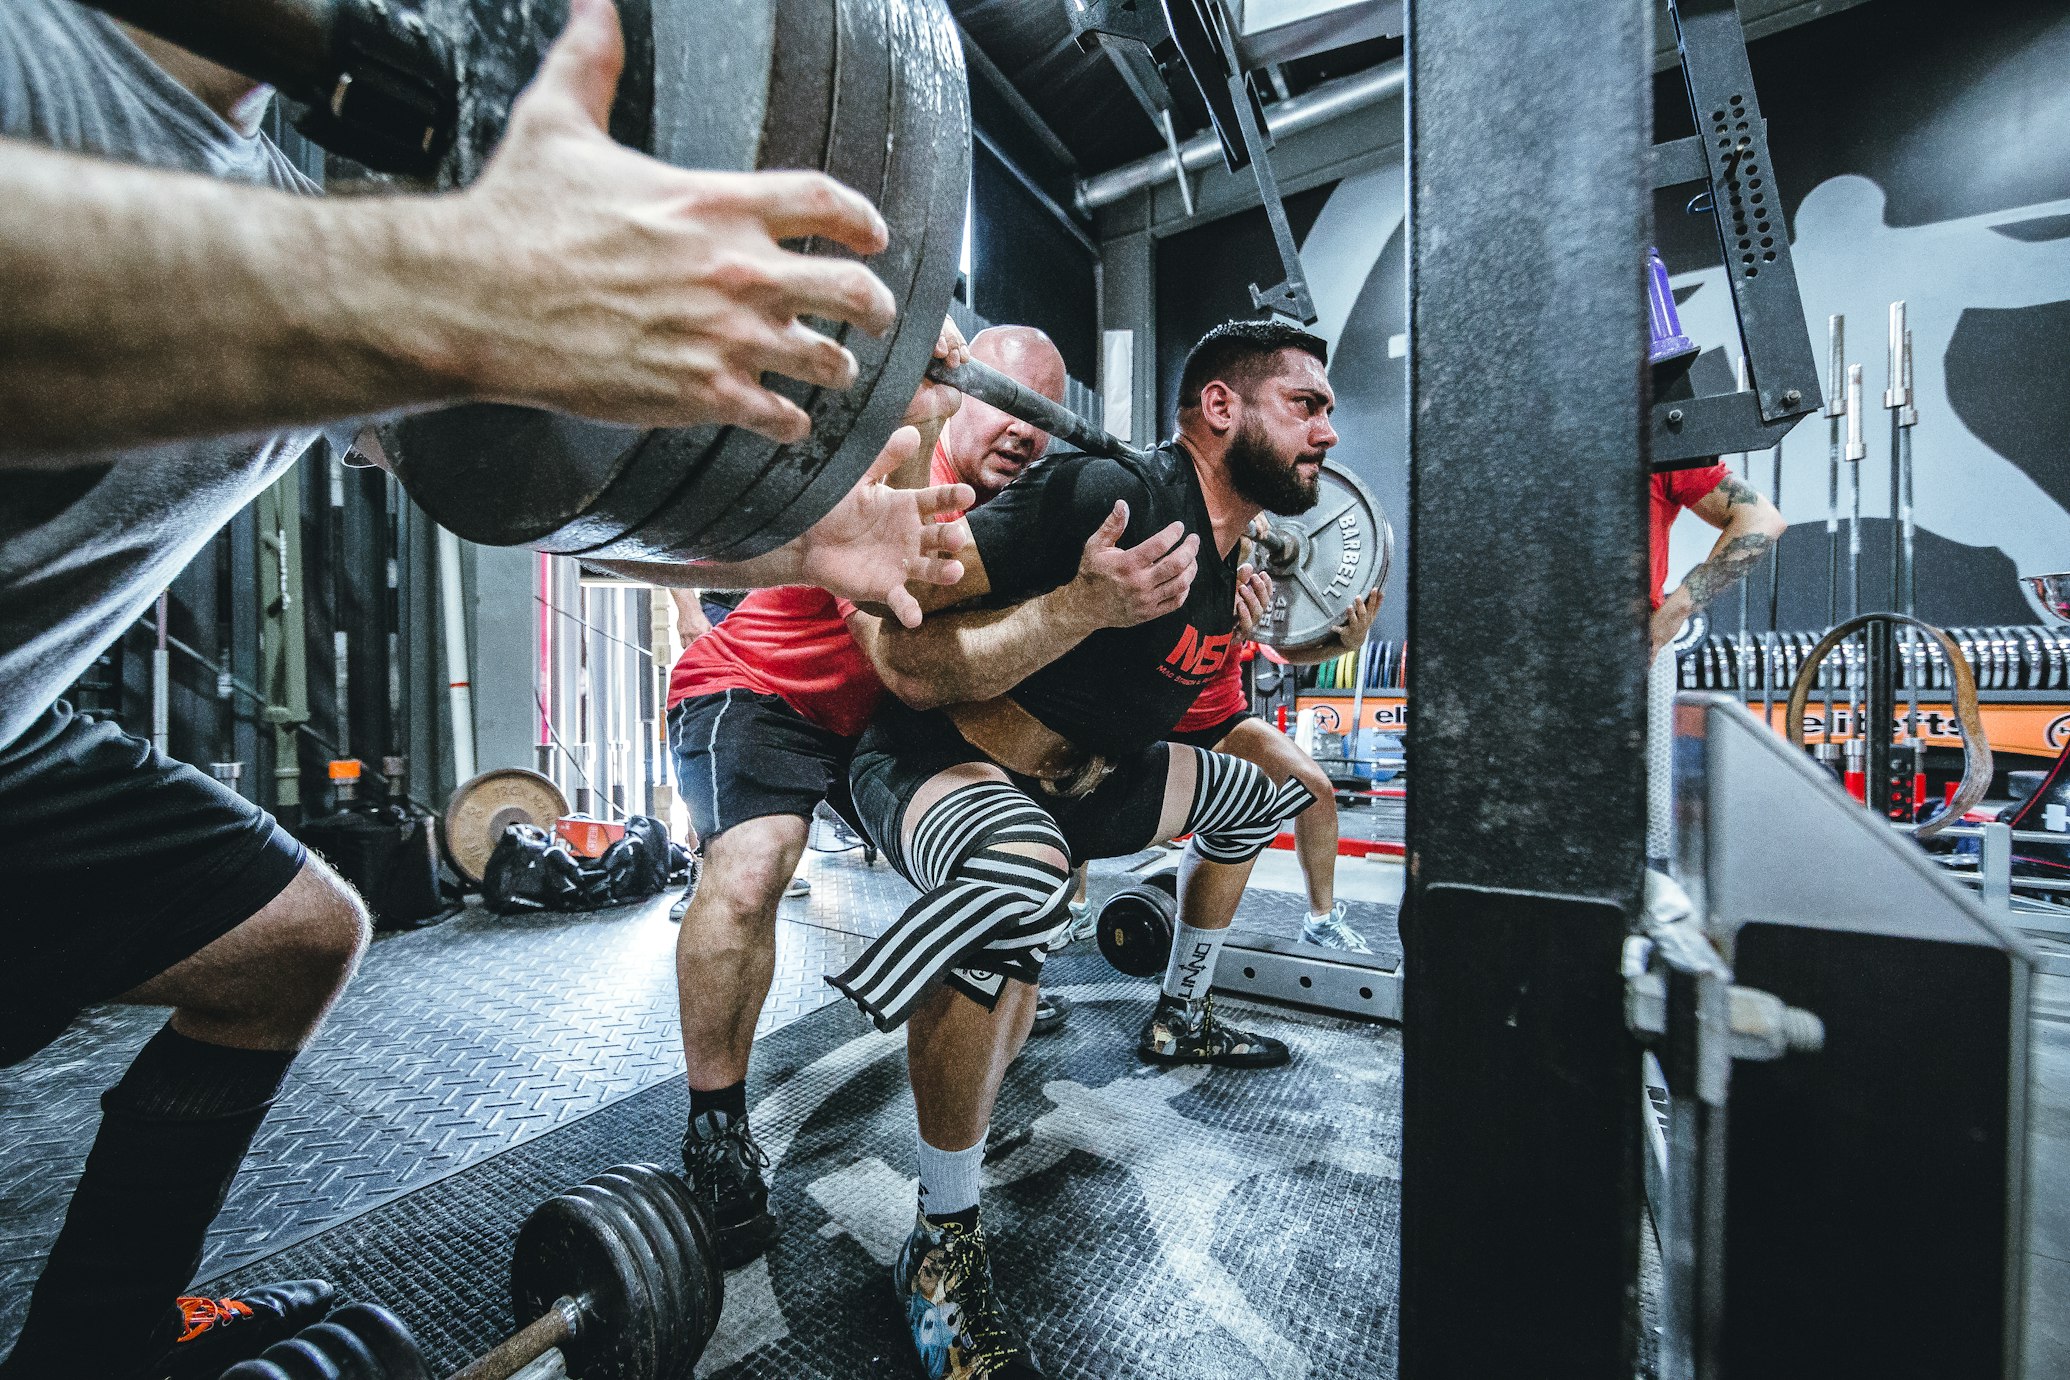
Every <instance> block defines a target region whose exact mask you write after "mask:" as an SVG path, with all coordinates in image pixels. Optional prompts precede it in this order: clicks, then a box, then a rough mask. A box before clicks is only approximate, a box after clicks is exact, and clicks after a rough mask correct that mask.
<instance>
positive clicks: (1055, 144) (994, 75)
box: [956, 24, 1078, 176]
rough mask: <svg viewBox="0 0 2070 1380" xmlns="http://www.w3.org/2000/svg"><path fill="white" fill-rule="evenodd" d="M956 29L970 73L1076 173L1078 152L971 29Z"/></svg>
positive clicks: (1049, 151) (960, 26) (1062, 163)
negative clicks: (1029, 101)
mask: <svg viewBox="0 0 2070 1380" xmlns="http://www.w3.org/2000/svg"><path fill="white" fill-rule="evenodd" d="M956 28H957V32H958V33H960V34H961V35H962V36H963V62H964V65H965V66H966V67H968V68H969V69H970V72H971V75H972V76H975V77H976V78H977V79H978V80H980V81H982V82H983V83H984V84H985V85H986V86H988V87H990V88H991V90H992V93H993V94H994V95H996V96H998V97H999V99H1000V100H1002V101H1004V102H1005V103H1006V108H1007V109H1009V110H1011V111H1012V112H1013V113H1014V115H1015V117H1016V118H1018V119H1019V120H1020V122H1021V124H1022V125H1023V126H1024V127H1025V128H1026V129H1027V131H1028V133H1030V134H1032V135H1034V136H1035V141H1036V142H1037V143H1039V144H1041V145H1042V147H1043V150H1044V152H1046V153H1048V154H1049V155H1050V156H1051V157H1052V158H1054V159H1056V160H1057V163H1058V164H1059V165H1060V166H1061V167H1063V168H1064V169H1065V170H1066V171H1068V172H1070V173H1071V174H1072V175H1073V176H1076V175H1077V173H1078V159H1077V157H1076V155H1074V154H1073V153H1072V152H1071V149H1070V147H1069V146H1068V145H1067V144H1065V143H1064V141H1063V140H1062V139H1060V138H1058V137H1057V132H1056V131H1055V130H1053V129H1051V128H1050V127H1049V121H1047V120H1045V119H1043V118H1042V112H1040V111H1038V110H1037V109H1036V108H1035V107H1034V106H1032V105H1030V104H1028V98H1027V97H1026V96H1023V95H1022V94H1021V91H1020V88H1019V87H1017V86H1015V85H1014V84H1013V83H1012V82H1011V81H1009V80H1008V79H1007V76H1006V73H1004V72H1002V71H1000V70H999V64H997V63H995V62H993V61H992V58H991V55H990V54H988V53H986V52H985V50H984V49H983V48H981V47H979V46H978V43H977V40H975V39H973V38H972V37H971V36H970V30H968V29H966V28H964V27H963V26H962V25H960V24H959V25H957V26H956Z"/></svg>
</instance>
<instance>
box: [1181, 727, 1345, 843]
mask: <svg viewBox="0 0 2070 1380" xmlns="http://www.w3.org/2000/svg"><path fill="white" fill-rule="evenodd" d="M1194 752H1195V753H1197V754H1198V755H1199V760H1200V775H1199V778H1198V780H1196V781H1195V782H1194V785H1193V809H1192V812H1191V813H1190V814H1188V815H1187V817H1186V827H1187V829H1189V830H1191V831H1192V834H1193V848H1194V851H1195V852H1197V853H1199V854H1200V856H1201V857H1203V858H1206V859H1207V860H1208V861H1209V862H1220V863H1242V862H1249V861H1250V860H1251V859H1252V858H1255V857H1257V856H1258V855H1259V854H1260V853H1262V852H1264V851H1265V850H1266V849H1267V848H1270V847H1271V846H1272V841H1273V840H1274V839H1275V838H1278V837H1279V826H1280V825H1282V824H1284V823H1286V821H1288V820H1290V819H1292V818H1293V817H1294V816H1295V815H1298V814H1300V813H1301V812H1302V811H1303V810H1305V809H1307V808H1308V807H1309V806H1310V805H1311V804H1313V803H1314V802H1315V792H1313V791H1311V790H1309V789H1308V787H1306V786H1304V785H1302V784H1301V782H1300V779H1299V778H1297V777H1288V778H1287V782H1286V784H1285V785H1283V786H1274V785H1273V784H1272V778H1271V777H1269V776H1267V775H1266V774H1265V773H1264V772H1262V771H1260V770H1259V769H1258V768H1257V767H1256V766H1254V765H1252V764H1251V763H1249V762H1246V761H1244V760H1243V759H1242V758H1241V757H1231V756H1229V755H1228V754H1227V753H1223V752H1204V751H1202V750H1201V749H1199V748H1195V749H1194Z"/></svg>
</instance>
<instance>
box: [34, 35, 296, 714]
mask: <svg viewBox="0 0 2070 1380" xmlns="http://www.w3.org/2000/svg"><path fill="white" fill-rule="evenodd" d="M0 134H4V135H6V136H8V137H10V138H16V139H22V140H26V141H30V142H34V143H38V144H45V145H49V146H51V147H54V148H59V149H67V150H71V151H74V152H78V153H88V154H97V155H100V156H103V157H107V158H111V159H116V160H119V161H122V162H128V163H142V164H148V165H151V166H153V167H160V168H173V169H185V170H188V171H193V172H203V173H209V174H212V175H214V176H217V177H222V178H228V179H231V180H234V181H239V182H253V183H262V184H266V185H270V186H274V187H280V188H287V189H291V190H295V191H303V192H308V191H314V190H315V187H314V184H313V183H311V182H310V181H309V179H308V178H306V177H304V176H303V175H302V174H301V172H300V171H298V170H297V169H296V168H295V167H294V165H293V164H291V163H290V162H289V161H288V159H287V156H286V155H285V154H283V153H282V152H281V151H280V150H279V149H278V148H276V147H275V146H274V145H273V143H272V142H271V141H270V140H268V139H266V138H265V137H263V136H261V137H259V138H255V139H247V138H245V137H244V136H243V135H242V134H240V133H238V132H237V131H236V130H234V129H232V128H231V127H230V126H229V125H227V124H225V123H224V122H223V121H222V120H221V119H220V118H218V117H217V116H216V114H215V112H213V111H211V110H210V109H209V108H208V107H207V106H205V105H203V104H202V103H201V101H200V100H199V99H197V98H196V97H195V96H194V95H193V94H191V93H190V92H189V91H188V90H187V89H186V88H185V87H183V86H181V85H179V84H178V83H177V82H175V81H174V80H173V79H172V78H171V77H169V76H167V75H166V73H165V72H164V70H163V69H161V68H160V67H159V66H158V65H157V64H156V63H154V62H152V61H151V59H149V58H148V57H146V56H144V54H143V52H142V50H140V49H139V48H138V47H137V46H136V44H134V43H132V42H131V41H130V40H129V37H128V35H126V34H124V33H123V32H122V30H121V29H120V28H119V27H118V26H117V25H116V24H115V22H114V21H113V20H111V19H109V18H108V17H107V16H106V15H104V14H101V13H100V12H99V11H96V10H88V9H84V8H81V7H80V6H78V5H75V4H73V3H72V2H71V0H0ZM314 434H315V433H314V432H297V433H293V434H288V435H279V436H265V437H250V436H245V437H239V438H235V439H230V440H217V441H208V442H203V443H199V444H186V445H171V446H154V447H151V448H150V449H147V450H127V451H116V452H109V453H107V454H104V455H100V456H95V457H93V458H92V461H91V463H89V464H86V465H83V466H80V467H77V468H72V469H67V470H61V471H19V470H15V471H9V470H4V469H0V752H4V750H5V747H6V745H7V744H10V743H12V742H14V740H15V739H17V738H19V737H20V736H21V735H22V733H23V731H24V730H26V729H27V728H28V727H29V725H30V724H31V723H33V722H34V721H35V719H36V718H37V716H38V715H40V714H41V713H42V712H43V711H44V710H45V709H46V708H48V707H49V706H50V704H51V702H52V701H53V700H55V699H56V698H57V697H58V695H60V694H61V693H63V691H64V688H65V687H66V686H67V685H69V684H70V683H71V682H72V681H73V680H75V679H77V678H78V677H79V675H80V674H81V673H82V672H83V671H85V670H86V668H87V667H88V666H89V665H91V664H92V662H93V659H94V658H95V657H96V656H98V655H99V654H100V652H101V650H102V649H103V648H104V647H106V646H107V645H108V644H109V643H110V642H112V641H114V640H115V638H116V637H118V636H119V635H120V634H121V633H122V630H123V629H124V628H126V627H128V626H129V624H130V623H132V622H133V621H135V620H136V619H137V618H138V617H139V616H140V615H141V614H142V613H143V611H144V609H145V608H146V607H147V606H148V605H149V604H150V603H151V601H152V600H153V599H155V598H156V597H157V595H158V591H159V590H161V589H163V588H165V586H166V585H167V584H169V583H170V582H171V581H172V578H173V577H174V576H175V575H177V574H179V572H180V570H181V568H182V567H184V566H185V565H186V564H187V562H188V561H190V560H192V559H193V558H194V556H195V555H196V553H198V552H199V551H200V550H201V548H202V547H203V546H204V545H206V544H207V542H208V540H209V539H210V538H211V537H212V536H214V535H215V533H216V531H217V530H218V529H219V528H221V527H222V525H223V524H224V523H226V522H228V521H229V520H230V519H231V518H232V517H233V516H235V515H236V513H237V511H238V509H240V508H242V507H243V506H244V505H245V504H246V503H248V502H250V501H251V499H252V498H253V497H254V496H255V495H257V494H258V492H259V491H260V490H261V489H263V488H264V487H265V486H266V485H267V484H269V483H271V482H272V481H273V480H274V479H276V478H278V477H279V476H280V474H281V473H282V472H283V471H285V470H286V469H287V468H288V466H289V465H291V464H293V463H294V460H295V457H297V456H298V455H300V454H301V453H302V450H303V448H304V447H306V446H307V445H308V444H309V441H310V440H311V438H312V437H313V436H314Z"/></svg>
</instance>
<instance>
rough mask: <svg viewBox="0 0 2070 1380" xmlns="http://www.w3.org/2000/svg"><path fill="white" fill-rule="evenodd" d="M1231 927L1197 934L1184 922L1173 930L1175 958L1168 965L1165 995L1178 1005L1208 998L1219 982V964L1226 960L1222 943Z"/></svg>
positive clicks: (1225, 926)
mask: <svg viewBox="0 0 2070 1380" xmlns="http://www.w3.org/2000/svg"><path fill="white" fill-rule="evenodd" d="M1228 933H1229V927H1228V926H1227V925H1224V926H1223V927H1222V928H1221V929H1219V930H1197V929H1195V928H1193V926H1191V925H1189V924H1187V923H1186V922H1185V921H1184V920H1181V921H1180V922H1179V923H1178V924H1177V925H1175V926H1173V934H1172V958H1171V962H1170V963H1168V964H1167V965H1165V970H1164V994H1165V995H1166V996H1168V997H1171V998H1173V999H1174V1000H1177V1001H1184V1002H1195V1001H1199V1000H1200V999H1201V998H1202V997H1205V996H1206V995H1207V994H1208V988H1209V987H1210V986H1212V985H1213V984H1214V980H1215V960H1216V959H1217V958H1220V957H1221V956H1222V940H1223V938H1224V937H1225V936H1226V935H1228Z"/></svg>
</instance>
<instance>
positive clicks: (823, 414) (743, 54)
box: [383, 0, 970, 560]
mask: <svg viewBox="0 0 2070 1380" xmlns="http://www.w3.org/2000/svg"><path fill="white" fill-rule="evenodd" d="M566 13H567V7H566V0H425V4H424V7H423V14H424V17H425V19H426V20H427V22H429V23H430V24H432V25H433V26H434V27H435V28H437V29H438V30H439V31H440V32H441V33H444V34H446V35H448V36H449V37H451V38H452V41H453V43H454V46H455V48H456V49H457V50H458V53H459V58H460V64H461V70H462V71H464V72H465V73H466V74H467V79H466V81H465V82H464V83H463V91H462V98H461V105H462V112H461V120H460V133H459V137H458V138H457V139H456V140H455V145H454V149H453V152H452V154H451V155H450V156H449V157H448V158H447V160H446V163H445V165H444V167H443V168H442V169H441V171H440V174H439V179H438V180H439V181H440V182H441V183H442V184H444V185H447V186H462V185H465V184H466V183H468V182H471V181H472V180H473V179H474V178H475V177H476V176H477V175H478V174H479V173H480V170H481V168H482V166H483V164H484V163H485V162H486V160H487V157H488V154H489V153H490V152H491V151H492V150H493V148H494V146H495V144H496V142H497V141H498V140H499V139H500V138H501V136H502V132H503V129H504V127H505V126H506V125H507V123H508V118H509V108H510V103H511V101H512V100H513V99H514V98H515V97H516V95H517V93H518V92H519V91H520V90H521V89H522V88H523V86H524V84H525V82H527V81H528V80H530V78H531V76H532V73H533V72H534V71H535V70H536V69H537V66H538V62H539V58H540V56H541V54H543V52H544V51H545V48H546V46H547V44H548V43H549V42H550V41H551V38H552V37H553V36H554V35H555V34H557V33H558V32H559V30H560V28H561V26H562V24H563V23H564V22H565V18H566ZM619 17H620V23H621V27H622V28H623V29H624V31H625V35H626V47H627V54H628V76H627V79H626V80H625V81H624V82H622V83H621V87H620V91H619V98H618V101H617V103H616V105H615V106H614V109H613V114H612V121H611V128H612V133H613V135H614V136H615V137H617V138H619V139H620V140H621V142H625V143H628V144H630V145H632V146H633V147H636V148H640V149H642V150H643V151H646V152H649V153H652V154H654V155H655V156H656V157H658V158H661V159H663V160H665V161H667V162H671V163H675V164H677V165H678V166H682V167H696V168H730V169H739V170H748V169H757V168H763V169H767V168H783V167H807V168H816V169H819V170H821V171H824V172H826V173H828V174H829V175H830V176H832V177H834V178H836V179H837V180H839V181H842V182H845V183H847V184H848V185H850V186H852V187H854V188H856V189H857V190H858V191H861V192H862V193H863V194H864V195H865V196H868V197H869V198H870V199H871V200H872V201H873V202H875V203H876V204H877V205H878V207H879V209H880V210H881V211H882V213H883V215H884V217H885V220H886V223H887V226H888V228H889V230H890V244H889V247H888V248H887V249H886V250H885V251H884V252H883V253H882V254H880V255H878V256H876V257H875V258H873V259H872V260H870V263H871V266H872V267H873V268H874V269H876V271H877V272H878V273H879V275H880V276H881V277H883V279H884V280H885V283H886V285H887V286H889V287H890V288H891V290H892V293H893V295H894V297H895V298H896V299H897V300H898V302H899V305H900V315H899V319H898V322H897V324H896V325H895V326H894V327H893V329H892V330H891V331H890V332H889V333H888V334H886V335H885V336H884V337H882V338H876V337H871V336H869V335H867V334H866V333H863V332H859V331H853V330H850V329H848V328H846V327H838V328H837V327H833V326H831V325H829V323H824V322H820V323H816V324H818V325H819V326H820V327H821V328H822V329H824V330H827V331H829V333H830V334H832V335H834V336H835V338H837V339H839V340H841V341H842V343H843V344H845V345H846V346H847V347H848V349H849V350H850V352H851V353H853V354H854V355H855V357H856V362H857V365H858V368H859V373H858V377H857V379H856V382H855V384H854V385H853V386H852V387H850V388H848V389H845V390H835V389H818V388H812V387H808V386H806V385H802V384H797V383H795V382H784V381H780V380H774V379H772V383H773V384H774V385H775V386H777V387H778V388H779V389H780V391H783V392H784V393H785V394H786V395H788V396H790V397H791V398H792V400H793V401H795V402H797V403H799V405H800V406H802V407H804V408H805V410H806V412H807V413H808V415H810V416H811V417H812V419H813V430H812V434H811V435H810V436H809V437H808V438H807V439H806V440H804V441H802V442H799V443H797V444H795V445H778V444H777V443H775V442H773V441H770V440H768V439H767V438H765V437H762V436H760V435H758V434H756V433H753V432H750V431H746V430H744V429H741V428H730V427H717V426H707V427H698V428H682V429H658V430H643V429H639V428H631V427H617V426H608V425H603V424H599V423H593V422H587V421H581V420H578V419H575V418H571V417H564V416H559V415H556V414H552V413H547V412H542V411H537V410H534V409H529V408H518V407H508V406H501V405H491V404H480V405H469V406H464V407H456V408H448V409H444V410H442V411H436V412H428V413H421V414H417V415H415V416H411V417H407V418H404V419H402V420H400V421H398V422H395V423H391V424H390V425H389V426H388V427H387V428H385V429H384V433H383V439H384V444H385V447H386V449H387V451H388V454H389V458H390V460H391V462H392V463H393V465H394V468H395V472H396V474H397V476H398V477H399V478H400V479H401V480H402V482H403V485H404V487H405V488H406V489H407V490H408V491H409V493H410V495H411V497H412V498H413V499H415V500H416V501H417V502H418V504H419V505H420V506H421V507H423V508H424V510H425V511H426V512H427V513H429V514H430V515H431V516H432V517H433V518H435V519H437V520H438V521H439V522H440V523H442V524H444V525H445V526H447V527H449V528H451V529H452V530H453V531H455V532H457V533H459V534H460V535H461V536H463V537H466V538H468V539H469V540H472V541H477V542H482V543H484V544H488V545H499V546H509V545H529V546H534V547H537V548H539V549H541V550H547V551H555V552H561V553H566V554H577V553H580V554H584V555H589V556H593V557H600V558H607V557H611V558H621V559H634V560H640V559H645V560H684V559H704V558H713V557H721V556H723V557H725V558H728V559H739V558H743V557H746V556H751V555H755V554H758V553H760V552H762V551H767V550H769V549H771V548H773V547H776V546H780V545H782V544H783V543H785V542H787V541H790V540H791V539H793V538H795V537H796V536H798V535H799V534H800V533H802V532H803V531H804V530H805V529H806V528H808V527H810V526H811V525H812V524H813V523H814V522H817V521H818V520H819V519H820V518H821V517H822V516H824V515H825V514H826V513H827V512H828V511H829V510H830V509H832V508H833V506H834V505H835V504H836V503H838V502H839V501H840V500H841V498H842V496H843V495H844V494H846V493H847V492H848V490H849V489H850V488H852V487H853V486H854V484H855V482H856V480H857V479H859V478H860V477H861V475H862V473H863V471H864V470H866V469H867V468H868V467H869V465H870V464H871V462H872V461H873V460H874V459H875V458H876V456H877V453H878V452H879V451H880V450H881V449H882V448H883V444H884V442H885V440H886V439H887V438H889V436H890V435H891V432H892V431H893V429H894V428H895V427H896V426H897V424H898V420H899V418H900V417H901V416H902V415H903V413H904V411H905V408H906V405H907V403H908V402H909V401H910V400H911V397H912V394H913V391H914V389H915V388H917V387H918V385H919V382H920V377H921V370H922V368H923V367H924V366H925V364H926V361H927V358H928V356H929V354H930V353H931V351H932V348H933V344H934V340H935V337H936V335H937V334H938V333H939V331H940V328H941V321H942V318H943V316H944V314H945V313H946V312H947V310H948V304H949V298H950V294H951V292H952V290H953V288H954V285H955V279H956V245H957V242H958V241H957V238H956V236H955V235H953V234H951V233H949V232H948V230H947V229H945V228H944V227H945V226H949V225H951V224H953V225H954V226H955V227H959V228H960V226H961V223H962V214H963V188H964V186H965V184H966V183H967V181H968V179H969V171H970V116H969V95H968V90H967V87H966V84H965V78H964V72H963V58H962V49H961V47H960V44H959V41H958V38H957V35H956V30H955V25H954V23H953V21H952V20H951V18H950V16H949V13H948V10H947V7H946V4H945V3H944V0H740V3H736V4H729V5H721V6H712V5H708V4H703V3H700V0H637V2H636V3H633V4H621V5H620V7H619ZM952 203H953V204H952ZM803 247H804V248H805V249H806V250H807V251H808V252H816V253H827V254H840V255H842V256H844V257H845V256H847V251H846V250H841V249H838V248H836V247H834V246H830V245H827V244H824V243H822V242H819V241H812V242H809V243H808V244H806V245H805V246H803Z"/></svg>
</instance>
